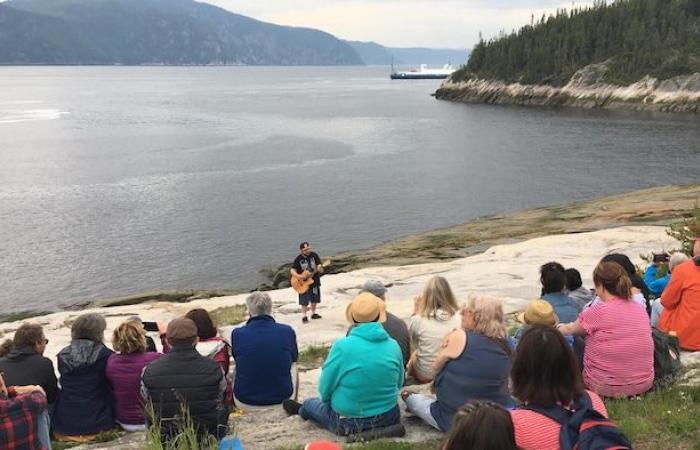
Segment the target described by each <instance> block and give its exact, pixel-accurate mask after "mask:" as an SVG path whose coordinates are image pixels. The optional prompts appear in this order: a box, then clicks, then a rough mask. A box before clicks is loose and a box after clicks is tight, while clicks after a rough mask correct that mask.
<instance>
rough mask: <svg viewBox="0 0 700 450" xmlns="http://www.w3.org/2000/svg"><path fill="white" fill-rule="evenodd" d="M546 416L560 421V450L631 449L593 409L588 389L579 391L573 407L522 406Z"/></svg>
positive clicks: (609, 422) (625, 438) (620, 434)
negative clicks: (580, 392) (583, 391)
mask: <svg viewBox="0 0 700 450" xmlns="http://www.w3.org/2000/svg"><path fill="white" fill-rule="evenodd" d="M524 408H525V409H529V410H531V411H535V412H536V413H539V414H542V415H543V416H545V417H549V418H550V419H552V420H554V421H555V422H557V423H559V424H561V430H560V431H559V447H560V448H561V450H631V449H632V443H630V441H629V439H627V436H625V435H624V434H623V433H622V431H620V429H619V428H618V427H617V425H615V424H614V423H613V422H612V421H610V420H608V419H607V418H606V417H605V416H603V415H602V414H600V413H599V412H598V411H596V410H595V409H593V402H592V401H591V397H590V396H589V395H588V393H584V394H582V395H580V396H579V397H578V398H577V399H576V402H575V403H574V409H573V410H571V411H570V410H568V409H565V408H562V407H561V406H553V407H551V408H544V407H540V406H537V405H527V406H525V407H524Z"/></svg>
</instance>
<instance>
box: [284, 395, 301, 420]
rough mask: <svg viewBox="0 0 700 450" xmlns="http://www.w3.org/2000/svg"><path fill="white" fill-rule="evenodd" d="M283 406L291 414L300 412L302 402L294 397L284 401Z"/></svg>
mask: <svg viewBox="0 0 700 450" xmlns="http://www.w3.org/2000/svg"><path fill="white" fill-rule="evenodd" d="M282 408H283V409H284V411H285V412H286V413H287V414H289V415H290V416H294V415H297V414H299V409H301V403H299V402H295V401H294V400H292V399H289V400H285V401H283V402H282Z"/></svg>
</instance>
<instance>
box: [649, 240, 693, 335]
mask: <svg viewBox="0 0 700 450" xmlns="http://www.w3.org/2000/svg"><path fill="white" fill-rule="evenodd" d="M689 259H690V258H689V257H688V255H686V254H685V253H683V252H676V253H674V254H673V255H671V258H670V259H669V261H668V273H669V275H671V274H672V273H673V270H674V269H675V268H676V267H678V266H679V265H681V264H683V263H684V262H686V261H688V260H689ZM669 281H670V278H669ZM662 294H663V293H662ZM663 310H664V307H663V306H662V305H661V298H657V299H656V300H654V302H653V303H652V304H651V326H652V327H658V326H659V317H660V316H661V312H662V311H663Z"/></svg>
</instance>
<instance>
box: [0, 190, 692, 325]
mask: <svg viewBox="0 0 700 450" xmlns="http://www.w3.org/2000/svg"><path fill="white" fill-rule="evenodd" d="M698 202H700V183H698V184H691V185H668V186H660V187H654V188H649V189H643V190H638V191H632V192H628V193H623V194H616V195H611V196H604V197H598V198H594V199H592V200H586V201H578V202H571V203H563V204H557V205H551V206H545V207H539V208H531V209H526V210H522V211H517V212H514V213H508V214H496V215H489V216H483V217H479V218H476V219H473V220H470V221H468V222H465V223H462V224H458V225H453V226H449V227H445V228H439V229H435V230H430V231H426V232H423V233H418V234H413V235H409V236H405V237H401V238H397V239H394V240H391V241H388V242H385V243H383V244H380V245H377V246H374V247H371V248H368V249H359V250H352V251H347V252H342V253H339V254H337V255H334V256H330V259H331V261H332V265H331V266H330V267H329V269H328V270H327V271H326V273H327V274H340V273H346V272H350V271H354V270H359V269H365V268H372V267H379V266H410V265H416V264H424V263H434V262H447V261H451V260H455V259H458V258H464V257H468V256H474V255H478V254H480V253H483V252H484V251H486V250H487V249H488V248H490V247H491V246H493V245H499V244H507V243H515V242H521V241H524V240H528V239H532V238H536V237H542V236H548V235H553V234H571V233H582V232H589V231H597V230H603V229H607V228H614V227H620V226H626V225H663V226H665V225H668V224H670V223H671V222H674V221H677V220H679V219H681V218H683V217H684V216H687V215H689V214H690V212H691V210H692V208H693V206H694V205H695V204H696V203H698ZM322 259H326V258H325V257H324V258H322ZM290 265H291V264H289V263H288V264H282V265H280V266H268V267H267V268H261V269H260V271H261V272H262V273H263V274H264V275H265V277H266V279H267V280H266V282H264V283H262V284H260V285H258V286H257V287H256V286H253V285H251V287H250V289H244V290H226V289H163V290H153V291H147V292H142V293H135V294H131V295H125V296H118V297H106V298H99V299H95V300H92V301H87V302H78V303H75V304H72V305H67V306H64V307H62V308H61V309H59V310H57V311H18V312H16V313H9V314H4V315H0V323H2V322H12V321H17V320H24V319H28V318H32V317H38V316H43V315H47V314H52V313H54V312H61V311H64V312H65V311H76V310H81V309H85V308H112V307H118V306H133V305H140V304H144V303H153V302H167V303H190V302H192V301H196V300H206V299H209V298H215V297H223V296H232V295H238V294H243V293H246V292H252V291H253V290H256V289H260V290H274V289H281V288H286V287H288V286H289V284H288V283H289V267H290Z"/></svg>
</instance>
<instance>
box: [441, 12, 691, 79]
mask: <svg viewBox="0 0 700 450" xmlns="http://www.w3.org/2000/svg"><path fill="white" fill-rule="evenodd" d="M600 62H607V66H608V70H607V73H606V75H605V81H606V82H610V83H614V84H620V85H626V84H630V83H633V82H635V81H638V80H639V79H641V78H642V77H644V76H645V75H651V76H654V77H657V78H660V79H667V78H670V77H673V76H676V75H682V74H689V73H694V72H700V0H618V1H615V2H614V3H610V4H608V3H607V2H606V1H604V0H603V1H600V0H599V1H596V2H595V3H594V5H593V6H591V7H587V8H573V9H570V10H566V9H559V10H557V12H556V13H555V14H552V15H550V16H549V17H545V16H544V15H543V16H542V17H541V18H539V19H538V20H536V19H535V18H534V16H533V17H532V21H531V23H530V24H529V25H526V26H524V27H522V28H521V29H520V30H519V31H513V32H512V33H510V34H506V33H504V32H501V33H500V34H499V35H498V36H496V37H494V38H492V39H489V40H488V41H485V40H484V39H483V38H482V39H480V41H479V43H478V44H477V45H476V46H475V47H474V49H473V50H472V53H471V57H470V58H469V61H468V62H467V64H466V65H465V66H464V67H462V68H461V69H460V70H459V71H457V72H456V73H455V75H454V76H453V79H455V80H457V81H461V80H467V79H470V78H486V79H499V80H503V81H506V82H510V83H513V82H521V83H524V84H546V85H552V86H561V85H564V84H566V83H567V82H568V81H569V80H570V78H571V76H572V75H573V74H574V73H575V72H576V71H577V70H579V69H581V68H582V67H584V66H586V65H589V64H592V63H600Z"/></svg>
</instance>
